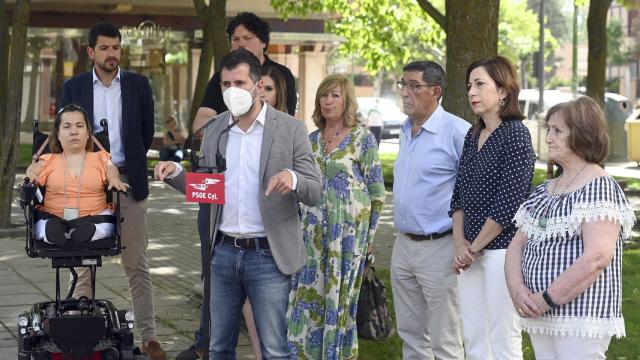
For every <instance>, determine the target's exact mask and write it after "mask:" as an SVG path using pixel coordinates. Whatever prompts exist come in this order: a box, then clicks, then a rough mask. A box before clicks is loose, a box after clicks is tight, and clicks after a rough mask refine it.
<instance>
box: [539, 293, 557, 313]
mask: <svg viewBox="0 0 640 360" xmlns="http://www.w3.org/2000/svg"><path fill="white" fill-rule="evenodd" d="M542 298H543V299H544V302H546V303H547V305H549V307H550V308H552V309H555V308H557V307H558V306H560V305H558V304H556V303H554V302H553V299H551V296H549V293H548V292H547V290H545V291H543V292H542Z"/></svg>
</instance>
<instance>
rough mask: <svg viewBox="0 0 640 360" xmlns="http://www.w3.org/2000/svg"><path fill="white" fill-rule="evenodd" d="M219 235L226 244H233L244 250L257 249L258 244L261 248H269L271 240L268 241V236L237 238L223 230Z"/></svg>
mask: <svg viewBox="0 0 640 360" xmlns="http://www.w3.org/2000/svg"><path fill="white" fill-rule="evenodd" d="M218 236H219V237H220V239H221V240H222V241H223V242H224V243H225V244H229V245H233V246H235V247H237V248H240V249H244V250H255V249H256V244H257V245H258V248H259V249H268V248H269V241H267V238H266V237H252V238H236V237H233V236H229V235H227V234H225V233H223V232H222V231H220V232H218Z"/></svg>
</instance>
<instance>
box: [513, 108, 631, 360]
mask: <svg viewBox="0 0 640 360" xmlns="http://www.w3.org/2000/svg"><path fill="white" fill-rule="evenodd" d="M545 122H546V125H547V127H548V130H547V136H546V142H547V145H548V146H549V158H550V159H551V160H553V161H555V162H556V163H558V164H559V165H560V166H562V169H563V173H562V175H560V176H559V177H558V178H556V179H552V180H548V181H546V182H544V183H543V184H541V185H540V186H539V187H538V188H537V189H536V190H535V191H534V192H533V193H532V194H531V195H530V197H529V199H527V200H526V201H525V202H524V203H523V204H522V205H521V207H520V209H519V210H518V212H517V213H516V216H515V221H516V224H517V226H518V231H517V233H516V235H515V237H514V238H513V240H512V242H511V244H510V246H509V248H508V250H507V255H506V257H507V258H506V264H505V271H506V277H507V284H508V287H509V293H510V295H511V299H512V301H513V304H514V305H515V307H516V309H517V310H518V312H519V313H520V316H521V319H522V321H521V323H522V328H523V330H525V331H527V332H528V333H529V335H530V336H531V342H532V345H533V349H534V351H535V353H536V359H538V360H541V359H605V352H606V351H607V348H608V347H609V342H610V340H611V337H612V336H616V337H622V336H625V329H624V320H623V318H622V311H621V310H622V309H621V299H622V283H621V266H622V245H623V240H624V239H626V238H628V237H629V235H630V233H631V228H632V227H633V224H634V222H635V217H634V213H633V209H632V208H631V207H630V205H629V203H628V202H627V200H626V198H625V196H624V193H623V192H622V190H621V189H620V187H619V186H618V184H617V183H616V181H615V180H614V179H613V178H611V177H610V176H609V175H607V173H606V172H605V171H604V170H603V168H602V167H601V166H600V165H599V164H602V163H603V162H604V160H605V158H606V156H607V153H608V149H609V138H608V136H607V132H606V129H607V125H606V121H605V118H604V114H603V113H602V110H601V109H600V107H599V105H598V104H597V103H596V102H595V101H593V100H592V99H590V98H588V97H582V98H579V99H577V100H574V101H570V102H567V103H563V104H559V105H556V106H554V107H553V108H552V109H551V110H549V112H548V113H547V118H546V119H545Z"/></svg>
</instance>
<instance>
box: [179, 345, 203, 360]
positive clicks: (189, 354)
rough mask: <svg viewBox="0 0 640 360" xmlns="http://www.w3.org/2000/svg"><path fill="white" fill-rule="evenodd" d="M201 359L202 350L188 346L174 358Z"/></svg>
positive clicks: (183, 359)
mask: <svg viewBox="0 0 640 360" xmlns="http://www.w3.org/2000/svg"><path fill="white" fill-rule="evenodd" d="M197 359H202V350H200V349H196V348H194V347H190V348H188V349H187V350H182V351H181V352H180V354H178V356H176V360H197Z"/></svg>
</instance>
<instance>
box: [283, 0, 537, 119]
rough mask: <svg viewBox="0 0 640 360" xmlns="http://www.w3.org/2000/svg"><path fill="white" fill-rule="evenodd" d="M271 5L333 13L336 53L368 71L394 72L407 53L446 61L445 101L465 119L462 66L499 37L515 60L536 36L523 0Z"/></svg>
mask: <svg viewBox="0 0 640 360" xmlns="http://www.w3.org/2000/svg"><path fill="white" fill-rule="evenodd" d="M271 4H272V6H273V7H274V8H275V9H276V10H277V11H278V12H279V13H280V14H281V15H282V16H283V17H284V18H285V19H286V18H287V17H288V16H291V15H302V16H304V15H307V14H310V13H319V12H325V13H329V14H331V15H332V18H331V20H329V21H328V23H327V31H329V32H333V33H335V34H337V35H340V36H342V37H343V38H344V39H345V42H344V43H343V44H341V46H340V50H339V51H340V53H341V54H343V55H344V54H349V57H352V56H355V57H356V58H357V59H358V60H362V62H363V63H364V64H365V70H366V71H368V72H369V73H371V74H372V75H375V74H376V73H378V72H379V71H380V70H387V71H393V70H396V69H398V67H401V66H402V65H403V64H405V63H406V62H408V61H409V60H410V59H418V58H431V59H436V60H438V61H442V60H444V62H445V63H446V69H447V74H448V75H447V80H448V87H447V90H446V91H445V95H444V99H443V104H444V106H445V107H446V108H447V109H448V110H449V111H451V112H453V113H455V114H457V115H459V116H461V117H462V118H465V119H467V120H471V119H473V118H474V116H473V114H472V113H471V109H470V108H469V105H468V102H467V89H466V79H465V76H466V68H467V66H468V65H469V64H470V63H471V62H472V61H474V60H478V59H481V58H485V57H489V56H494V55H496V54H497V53H498V40H499V39H500V52H501V53H503V54H504V55H506V56H508V57H510V58H511V59H512V60H514V61H516V60H518V59H519V58H520V57H522V56H524V54H527V53H529V52H531V51H532V49H534V48H535V44H536V41H537V40H536V39H537V28H538V26H537V20H536V16H535V13H533V12H532V11H530V10H527V9H526V3H525V2H524V0H522V1H503V2H502V3H500V1H499V0H484V1H483V0H470V1H469V0H434V1H427V0H417V1H413V0H324V1H322V0H299V1H294V0H271ZM499 17H500V19H503V20H502V21H501V24H500V28H499V27H498V18H499ZM443 46H446V51H445V52H444V54H443V51H441V50H440V49H442V48H443ZM443 55H444V56H443Z"/></svg>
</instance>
